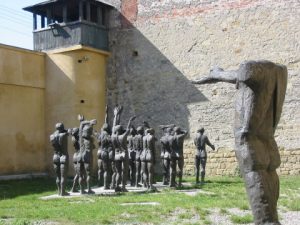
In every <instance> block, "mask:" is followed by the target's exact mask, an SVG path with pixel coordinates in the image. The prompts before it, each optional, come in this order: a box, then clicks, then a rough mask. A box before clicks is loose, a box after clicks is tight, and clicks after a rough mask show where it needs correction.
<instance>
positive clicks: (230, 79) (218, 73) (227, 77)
mask: <svg viewBox="0 0 300 225" xmlns="http://www.w3.org/2000/svg"><path fill="white" fill-rule="evenodd" d="M237 77H238V73H237V71H224V70H223V69H221V68H219V67H215V68H213V69H212V70H211V71H210V73H209V75H208V76H206V77H204V78H201V79H200V80H193V81H192V83H193V84H210V83H217V82H227V83H232V84H235V83H236V82H237Z"/></svg>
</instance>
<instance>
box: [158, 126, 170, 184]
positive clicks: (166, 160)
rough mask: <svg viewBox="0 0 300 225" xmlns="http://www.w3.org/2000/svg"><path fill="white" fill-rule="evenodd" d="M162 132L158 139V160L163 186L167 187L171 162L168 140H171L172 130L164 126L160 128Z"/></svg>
mask: <svg viewBox="0 0 300 225" xmlns="http://www.w3.org/2000/svg"><path fill="white" fill-rule="evenodd" d="M160 127H161V128H162V130H163V132H164V134H163V136H162V137H161V139H160V143H161V153H160V158H161V160H162V168H163V185H168V184H169V182H170V160H171V148H170V144H169V140H170V139H172V128H171V127H166V126H160Z"/></svg>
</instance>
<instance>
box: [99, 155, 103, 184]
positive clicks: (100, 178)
mask: <svg viewBox="0 0 300 225" xmlns="http://www.w3.org/2000/svg"><path fill="white" fill-rule="evenodd" d="M103 163H104V162H103V160H102V159H98V186H99V187H101V186H103V173H104V169H103Z"/></svg>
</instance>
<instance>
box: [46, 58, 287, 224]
mask: <svg viewBox="0 0 300 225" xmlns="http://www.w3.org/2000/svg"><path fill="white" fill-rule="evenodd" d="M216 82H228V83H233V84H235V85H236V88H237V90H238V94H237V101H236V113H235V115H236V117H235V130H234V134H235V146H236V157H237V159H238V162H239V167H240V170H241V173H242V175H243V178H244V180H245V185H246V190H247V193H248V197H249V201H250V205H251V208H252V212H253V215H254V220H255V224H273V225H278V224H280V223H279V222H278V215H277V200H278V197H279V178H278V175H277V173H276V169H277V168H278V167H279V165H280V155H279V152H278V147H277V144H276V141H275V139H274V132H275V129H276V126H277V124H278V122H279V119H280V116H281V112H282V106H283V102H284V97H285V92H286V85H287V69H286V67H285V66H283V65H278V64H274V63H272V62H269V61H246V62H244V63H242V64H241V65H240V68H239V69H238V70H237V71H229V72H226V71H224V70H223V69H220V68H214V69H213V70H211V72H210V74H209V76H208V77H205V78H202V79H201V80H198V81H193V82H192V83H194V84H207V83H216ZM121 112H122V107H116V108H115V109H114V120H113V126H112V129H110V126H109V124H108V120H107V117H106V120H105V123H104V125H103V127H102V129H101V131H100V133H97V140H98V143H99V150H98V154H97V156H98V167H99V171H98V178H99V181H100V183H101V182H103V185H104V189H108V188H113V189H115V190H116V191H126V184H127V179H128V172H129V179H130V184H131V185H132V186H134V185H135V186H139V182H140V181H142V184H143V186H144V187H145V188H148V189H154V186H153V183H154V179H153V178H154V164H155V141H156V138H155V136H154V129H152V128H150V127H149V125H148V123H146V122H144V125H143V126H139V127H138V128H137V129H135V128H134V126H133V125H132V121H133V120H134V119H135V117H131V118H130V120H129V122H128V125H127V128H126V130H124V129H123V127H122V126H121V125H120V115H121ZM79 120H80V126H79V128H73V129H70V130H68V131H67V130H65V128H64V126H63V124H62V123H58V124H56V131H55V132H54V133H53V134H51V136H50V141H51V144H52V146H53V148H54V156H53V165H54V170H55V173H56V175H57V179H56V183H57V187H58V193H59V195H65V194H66V192H65V176H66V171H67V167H68V151H67V136H68V134H71V135H72V142H73V145H74V148H75V154H74V157H73V163H74V168H75V172H76V175H75V177H74V184H73V188H72V190H75V185H76V183H78V182H79V185H80V190H81V193H84V189H83V184H84V183H86V184H87V189H88V192H92V190H91V188H90V171H91V160H92V154H91V152H92V150H93V148H94V144H93V138H92V136H93V125H95V123H96V121H95V120H92V121H86V120H84V118H83V117H82V116H81V117H80V118H79ZM160 127H161V129H162V130H163V132H164V135H163V136H162V138H161V139H160V143H161V146H162V147H161V154H160V156H161V161H162V168H163V184H164V185H169V186H170V187H175V186H179V187H180V186H181V185H182V171H183V165H184V159H183V141H184V138H185V136H186V135H187V133H188V132H187V131H184V130H181V129H180V128H179V127H176V126H175V125H173V124H172V125H161V126H160ZM194 144H195V146H196V149H197V150H196V154H195V169H196V182H197V183H198V182H199V174H200V175H201V183H203V182H204V177H205V166H206V160H207V152H206V147H205V146H206V145H209V146H210V147H211V148H212V149H213V150H214V149H215V147H214V145H212V144H211V143H210V141H209V140H208V138H207V136H206V135H204V128H201V129H199V130H198V131H197V135H196V138H195V139H194ZM200 166H201V173H199V167H200ZM177 167H178V168H179V171H178V177H179V179H178V184H177V183H176V174H177V171H176V169H177ZM120 185H121V187H120Z"/></svg>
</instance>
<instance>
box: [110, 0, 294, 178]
mask: <svg viewBox="0 0 300 225" xmlns="http://www.w3.org/2000/svg"><path fill="white" fill-rule="evenodd" d="M111 3H112V4H115V5H116V7H117V8H118V9H119V12H115V13H114V14H113V15H112V17H111V18H112V19H111V21H112V24H111V25H112V29H111V32H110V47H111V51H112V57H111V59H110V61H109V66H108V80H107V87H108V92H107V98H108V102H109V105H111V106H113V105H114V104H116V103H118V104H122V105H124V117H123V118H122V121H123V123H124V124H125V123H126V121H127V119H128V118H129V117H130V116H131V115H133V114H135V115H137V116H138V117H137V123H136V124H138V123H141V122H142V121H143V120H147V121H149V123H150V124H151V125H152V126H153V127H154V128H155V130H156V136H157V137H158V138H160V136H161V135H162V134H161V131H160V130H159V128H158V125H159V124H166V123H175V124H178V125H180V126H181V127H183V128H185V129H187V130H189V132H190V135H189V137H188V138H187V140H186V144H185V152H186V157H187V158H186V167H185V168H186V171H192V168H193V161H194V159H193V157H194V155H193V154H194V146H193V143H192V140H193V137H194V136H195V132H196V130H197V129H198V128H199V127H200V126H204V127H205V128H206V134H207V135H208V137H209V138H210V140H211V142H212V143H213V144H215V146H216V147H217V152H216V153H211V154H210V157H211V159H210V160H209V162H208V165H207V167H208V172H209V173H212V174H224V173H227V174H228V173H232V171H233V170H235V166H234V164H233V163H234V160H235V159H234V157H233V155H234V153H233V149H234V136H233V119H234V99H235V98H234V96H235V88H234V86H232V85H230V84H214V85H209V86H200V87H198V86H194V85H192V84H191V83H190V80H191V79H196V78H200V77H201V76H203V75H205V74H207V73H208V72H209V70H210V68H211V67H212V66H214V65H218V66H220V67H223V68H224V69H226V70H231V69H237V68H238V66H239V64H240V63H241V62H242V61H244V60H251V59H268V60H271V61H274V62H277V63H282V64H285V65H286V66H287V67H288V72H289V81H288V88H287V95H286V100H285V104H284V108H283V114H282V118H281V121H280V124H279V126H278V129H277V131H276V140H277V143H278V146H279V147H280V148H281V149H285V150H284V151H281V153H282V167H281V168H280V172H281V173H282V174H287V173H298V174H299V173H300V169H299V168H294V167H292V165H291V164H289V163H287V162H290V161H291V162H292V161H293V160H298V161H297V162H298V164H299V161H300V159H299V154H300V153H299V151H300V150H299V149H300V138H299V136H300V77H299V74H300V23H299V21H300V2H299V1H298V0H285V1H284V0H273V1H271V0H252V1H249V0H239V1H238V0H201V1H199V0H181V1H179V0H153V1H148V0H139V1H136V0H124V1H116V0H112V1H111ZM120 13H121V14H120ZM157 148H158V149H159V148H160V146H159V144H157ZM223 154H225V155H228V157H224V155H223ZM293 154H296V155H297V157H298V158H297V157H293ZM285 157H287V158H285ZM285 160H287V161H285ZM223 162H224V163H223ZM225 162H230V163H225ZM227 165H228V166H227Z"/></svg>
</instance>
